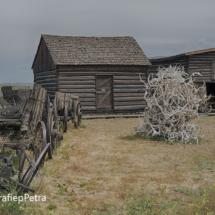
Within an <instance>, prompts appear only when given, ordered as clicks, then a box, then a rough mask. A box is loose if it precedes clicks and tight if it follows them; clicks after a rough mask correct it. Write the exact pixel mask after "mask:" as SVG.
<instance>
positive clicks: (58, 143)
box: [56, 121, 64, 147]
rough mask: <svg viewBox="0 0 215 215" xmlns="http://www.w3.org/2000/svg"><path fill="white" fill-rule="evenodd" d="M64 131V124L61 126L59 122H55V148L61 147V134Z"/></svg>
mask: <svg viewBox="0 0 215 215" xmlns="http://www.w3.org/2000/svg"><path fill="white" fill-rule="evenodd" d="M62 131H64V124H63V126H62V123H61V121H58V122H57V134H58V135H57V137H56V146H57V147H59V146H60V145H61V140H63V132H62Z"/></svg>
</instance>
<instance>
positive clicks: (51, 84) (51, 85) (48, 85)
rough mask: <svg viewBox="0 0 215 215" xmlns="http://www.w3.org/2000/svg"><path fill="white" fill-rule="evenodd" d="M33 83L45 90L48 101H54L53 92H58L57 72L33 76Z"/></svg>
mask: <svg viewBox="0 0 215 215" xmlns="http://www.w3.org/2000/svg"><path fill="white" fill-rule="evenodd" d="M34 82H36V83H37V84H39V85H41V86H42V87H44V88H45V89H46V90H47V93H48V94H49V95H50V99H54V95H55V92H56V91H58V77H57V71H56V70H53V71H46V72H40V73H35V74H34Z"/></svg>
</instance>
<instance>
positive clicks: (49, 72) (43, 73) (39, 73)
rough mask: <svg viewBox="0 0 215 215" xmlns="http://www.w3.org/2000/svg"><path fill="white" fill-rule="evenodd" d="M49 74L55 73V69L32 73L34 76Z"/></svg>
mask: <svg viewBox="0 0 215 215" xmlns="http://www.w3.org/2000/svg"><path fill="white" fill-rule="evenodd" d="M49 75H57V71H56V70H52V71H46V72H38V73H35V74H34V77H39V76H49Z"/></svg>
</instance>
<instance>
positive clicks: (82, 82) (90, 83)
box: [58, 78, 95, 85]
mask: <svg viewBox="0 0 215 215" xmlns="http://www.w3.org/2000/svg"><path fill="white" fill-rule="evenodd" d="M69 80H70V79H69V78H65V79H64V80H63V79H59V82H58V83H59V85H76V84H77V85H92V84H93V85H95V80H90V81H85V80H81V81H69Z"/></svg>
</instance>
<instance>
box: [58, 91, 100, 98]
mask: <svg viewBox="0 0 215 215" xmlns="http://www.w3.org/2000/svg"><path fill="white" fill-rule="evenodd" d="M60 91H61V92H63V93H71V92H70V91H68V90H60ZM73 94H74V95H76V96H79V98H95V97H96V94H95V93H89V92H88V93H73Z"/></svg>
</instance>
